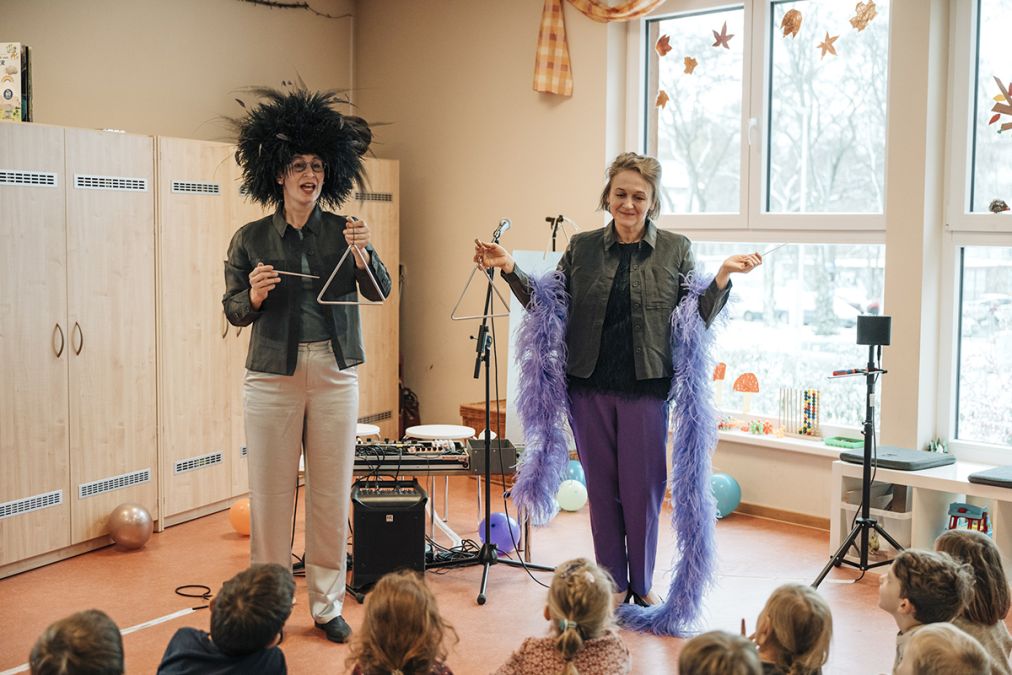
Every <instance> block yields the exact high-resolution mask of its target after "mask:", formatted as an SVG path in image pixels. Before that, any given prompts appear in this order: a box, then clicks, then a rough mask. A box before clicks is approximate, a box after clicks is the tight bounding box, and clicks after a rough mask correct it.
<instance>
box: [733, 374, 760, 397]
mask: <svg viewBox="0 0 1012 675" xmlns="http://www.w3.org/2000/svg"><path fill="white" fill-rule="evenodd" d="M731 388H732V389H734V390H735V391H740V392H744V393H746V394H758V393H759V379H758V378H757V377H756V376H755V373H742V374H741V375H739V376H738V379H737V380H735V381H734V386H733V387H731Z"/></svg>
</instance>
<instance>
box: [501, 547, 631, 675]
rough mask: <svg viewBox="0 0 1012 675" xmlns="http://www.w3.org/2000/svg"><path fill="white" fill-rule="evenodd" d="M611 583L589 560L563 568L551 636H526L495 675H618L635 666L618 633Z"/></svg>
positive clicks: (548, 614)
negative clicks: (613, 610)
mask: <svg viewBox="0 0 1012 675" xmlns="http://www.w3.org/2000/svg"><path fill="white" fill-rule="evenodd" d="M612 587H613V582H612V580H611V577H609V576H608V573H607V572H605V571H604V570H602V569H601V568H600V567H598V566H597V565H595V564H594V563H592V562H590V561H589V560H586V559H585V558H577V559H576V560H570V561H568V562H564V563H562V564H561V565H559V566H558V567H557V568H556V570H555V577H554V578H553V579H552V586H551V588H550V589H549V590H548V604H547V605H546V606H545V618H546V619H548V621H549V622H551V633H552V634H551V636H549V637H542V638H527V639H526V640H524V643H523V644H522V645H521V646H520V648H519V649H517V650H516V651H515V652H513V654H512V655H511V656H510V658H509V660H508V661H506V663H505V664H503V665H502V666H501V667H500V668H499V670H497V671H496V675H617V674H619V673H628V672H629V670H630V667H631V659H630V656H629V649H628V648H627V647H626V646H625V643H623V642H622V639H621V638H620V637H619V636H618V633H617V632H616V631H615V629H614V622H613V616H612V597H611V592H612Z"/></svg>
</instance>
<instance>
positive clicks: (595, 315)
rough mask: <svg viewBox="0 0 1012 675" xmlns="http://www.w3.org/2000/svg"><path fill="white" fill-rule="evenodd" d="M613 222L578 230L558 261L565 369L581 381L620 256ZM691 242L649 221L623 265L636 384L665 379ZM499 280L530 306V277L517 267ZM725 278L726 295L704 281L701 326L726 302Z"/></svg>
mask: <svg viewBox="0 0 1012 675" xmlns="http://www.w3.org/2000/svg"><path fill="white" fill-rule="evenodd" d="M617 241H618V240H617V239H616V236H615V225H614V223H609V224H608V225H607V226H606V227H603V228H601V229H599V230H593V231H591V232H580V233H578V234H576V235H575V236H574V237H573V238H572V239H571V240H570V242H569V247H568V248H567V249H566V252H565V253H564V254H563V255H562V260H561V261H559V267H558V269H559V271H561V272H562V273H563V274H565V275H566V288H567V290H568V291H569V295H570V305H569V324H568V326H567V329H566V347H567V348H568V350H569V355H568V365H567V368H566V372H567V373H568V374H569V375H572V376H574V377H581V378H587V377H590V376H591V374H592V373H593V372H594V367H595V366H596V365H597V358H598V353H599V352H600V351H601V329H602V327H603V326H604V314H605V310H606V309H607V308H608V295H609V294H610V293H611V286H612V282H614V280H615V271H616V269H618V262H619V253H618V250H617V247H616V246H615V244H616V242H617ZM691 245H692V243H691V242H690V241H689V240H688V239H687V238H686V237H684V236H682V235H680V234H675V233H674V232H669V231H667V230H659V229H657V227H656V226H655V225H654V224H653V223H652V222H650V221H649V220H648V221H647V229H646V232H645V233H644V235H643V240H642V241H641V243H640V249H639V251H638V253H636V254H635V255H634V257H633V260H632V264H631V266H630V268H629V292H630V293H631V294H632V298H631V301H632V302H631V305H632V314H633V316H632V318H633V354H634V356H635V361H636V379H638V380H647V379H653V378H659V377H666V378H670V377H671V375H672V367H671V339H670V338H671V325H670V320H671V312H672V311H674V309H675V306H676V305H677V304H678V302H679V300H681V299H682V296H683V295H684V294H685V293H686V289H685V286H684V285H683V283H682V281H683V280H684V278H685V275H687V274H688V273H689V272H691V271H692V270H693V269H694V268H695V265H696V263H695V258H694V257H693V255H692V248H691ZM503 278H504V279H506V282H507V283H508V284H509V285H510V288H511V289H512V290H513V293H514V294H515V295H516V296H517V299H519V300H520V301H521V302H522V303H524V304H525V305H526V304H528V303H529V302H530V298H531V294H530V280H529V278H528V276H527V274H525V273H524V271H523V270H521V269H520V268H519V267H516V268H514V270H513V272H512V273H510V274H504V275H503ZM730 290H731V283H730V281H729V282H728V284H727V287H726V288H725V289H724V290H720V289H718V288H717V284H716V282H713V283H711V284H710V287H709V288H707V289H706V292H704V293H703V296H702V297H701V298H700V299H699V315H700V316H701V317H702V318H703V321H705V322H706V325H707V327H709V325H710V324H711V323H712V322H713V320H714V318H716V316H717V314H719V313H720V310H721V309H722V308H723V307H724V304H725V303H726V302H727V298H728V295H729V293H730Z"/></svg>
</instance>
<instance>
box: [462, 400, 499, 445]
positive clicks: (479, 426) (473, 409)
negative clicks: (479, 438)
mask: <svg viewBox="0 0 1012 675" xmlns="http://www.w3.org/2000/svg"><path fill="white" fill-rule="evenodd" d="M495 411H496V402H495V401H492V408H491V420H492V431H494V432H495V434H496V436H498V437H499V438H504V436H503V432H504V431H505V430H506V399H500V400H499V415H498V417H497V416H496V414H495ZM460 420H461V423H462V424H464V426H468V427H471V428H472V429H474V432H475V433H479V432H481V431H482V430H483V429H484V428H485V402H484V401H478V402H477V403H463V404H461V406H460Z"/></svg>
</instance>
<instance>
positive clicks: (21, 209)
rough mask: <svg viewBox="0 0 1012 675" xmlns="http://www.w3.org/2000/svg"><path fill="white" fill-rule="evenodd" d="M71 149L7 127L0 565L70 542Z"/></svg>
mask: <svg viewBox="0 0 1012 675" xmlns="http://www.w3.org/2000/svg"><path fill="white" fill-rule="evenodd" d="M63 148H64V144H63V129H61V128H59V127H43V126H35V125H27V124H25V125H21V124H5V123H0V241H2V242H3V250H4V252H5V253H4V256H3V258H4V260H3V265H0V373H3V377H0V566H3V565H6V564H8V563H11V562H14V561H17V560H22V559H24V558H30V557H32V556H36V555H39V554H41V553H45V552H47V551H51V550H54V549H57V548H60V547H63V546H68V545H69V544H70V455H69V445H68V434H69V428H68V425H69V422H68V414H69V411H68V406H69V394H68V382H67V373H68V365H67V364H68V362H69V360H70V345H69V341H68V340H69V336H68V327H67V228H66V226H65V224H64V212H65V210H66V199H65V194H64V185H63V181H64V175H63V166H64V155H63Z"/></svg>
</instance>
